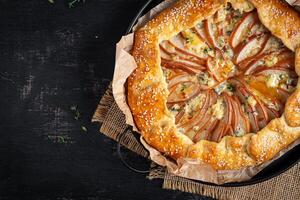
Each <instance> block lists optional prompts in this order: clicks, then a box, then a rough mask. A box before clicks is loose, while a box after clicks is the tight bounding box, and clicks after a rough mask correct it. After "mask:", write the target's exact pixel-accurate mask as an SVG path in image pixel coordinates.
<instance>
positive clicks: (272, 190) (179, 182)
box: [92, 85, 300, 200]
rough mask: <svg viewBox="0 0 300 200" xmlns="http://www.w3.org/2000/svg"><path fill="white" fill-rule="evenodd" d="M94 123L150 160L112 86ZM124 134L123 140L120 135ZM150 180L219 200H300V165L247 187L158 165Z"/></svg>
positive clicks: (99, 108)
mask: <svg viewBox="0 0 300 200" xmlns="http://www.w3.org/2000/svg"><path fill="white" fill-rule="evenodd" d="M92 121H94V122H99V123H100V124H101V127H100V133H102V134H105V135H106V136H108V137H110V138H111V139H113V140H115V141H118V142H120V143H121V144H122V145H123V146H125V147H126V148H128V149H130V150H131V151H133V152H135V153H137V154H139V155H141V156H144V157H148V152H147V151H146V150H145V149H144V147H143V146H142V145H141V144H140V142H139V141H138V140H137V139H136V137H135V136H134V135H133V131H132V129H131V128H130V127H129V125H127V124H126V123H125V116H124V114H123V113H122V111H121V110H120V109H119V108H118V106H117V104H116V102H115V100H114V98H113V95H112V87H111V85H110V86H109V88H108V89H107V91H106V93H105V94H104V96H103V97H102V99H101V100H100V103H99V105H98V107H97V109H96V111H95V114H94V116H93V120H92ZM121 134H122V137H120V135H121ZM149 169H150V172H149V175H148V176H147V177H148V178H149V179H163V185H162V187H163V188H164V189H172V190H181V191H184V192H190V193H195V194H200V195H204V196H209V197H213V198H216V199H239V200H244V199H245V200H246V199H247V200H248V199H264V200H269V199H270V200H276V199H280V200H281V199H291V200H296V199H300V164H299V163H298V164H296V165H295V166H294V167H292V168H291V169H289V170H288V171H286V172H285V173H283V174H281V175H279V176H277V177H275V178H273V179H270V180H268V181H265V182H263V183H259V184H255V185H251V186H245V187H217V186H208V185H205V184H201V183H199V182H195V181H192V180H189V179H185V178H182V177H178V176H174V175H172V174H170V173H168V171H167V170H165V168H163V167H160V166H157V165H155V164H154V163H152V164H151V167H150V166H149Z"/></svg>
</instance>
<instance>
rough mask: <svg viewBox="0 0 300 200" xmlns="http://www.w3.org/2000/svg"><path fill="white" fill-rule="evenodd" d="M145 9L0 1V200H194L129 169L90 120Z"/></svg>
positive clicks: (106, 1) (120, 1)
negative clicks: (126, 36)
mask: <svg viewBox="0 0 300 200" xmlns="http://www.w3.org/2000/svg"><path fill="white" fill-rule="evenodd" d="M144 3H145V1H143V0H126V1H125V0H113V1H112V0H86V1H85V3H77V4H75V5H74V7H73V8H69V6H68V3H67V0H54V3H53V4H51V3H50V2H49V0H26V1H24V0H0V27H1V28H0V94H1V98H0V112H1V114H0V199H17V198H21V197H22V199H45V198H47V199H53V198H58V199H70V198H72V199H79V198H83V199H86V198H88V197H89V199H144V200H146V199H202V197H199V196H196V195H191V194H185V193H182V192H179V191H167V190H162V189H161V184H162V183H161V181H157V180H156V181H155V180H154V181H150V180H147V179H146V178H145V175H143V174H136V173H134V172H132V171H129V170H128V169H127V168H125V167H124V166H123V165H122V163H121V161H120V160H119V158H118V156H117V154H116V144H115V142H113V141H111V140H110V139H108V138H106V137H104V136H103V135H101V134H99V133H98V129H99V126H98V125H97V124H92V123H90V120H91V116H92V114H93V111H94V109H95V107H96V105H97V103H98V101H99V98H100V97H101V95H102V94H103V93H104V91H105V89H106V87H107V86H108V84H109V82H110V80H111V78H112V74H113V66H114V53H115V44H116V42H117V41H118V40H119V39H120V36H121V35H122V34H123V33H124V32H125V30H126V28H127V26H128V24H129V23H130V21H131V19H132V18H133V17H134V16H135V14H136V13H137V11H138V10H139V8H140V7H141V6H142V5H143V4H144ZM76 106H77V108H76V109H75V107H76ZM128 154H129V153H128ZM138 162H140V164H143V163H145V162H146V161H145V160H139V161H138ZM1 197H2V198H1ZM97 197H98V198H97Z"/></svg>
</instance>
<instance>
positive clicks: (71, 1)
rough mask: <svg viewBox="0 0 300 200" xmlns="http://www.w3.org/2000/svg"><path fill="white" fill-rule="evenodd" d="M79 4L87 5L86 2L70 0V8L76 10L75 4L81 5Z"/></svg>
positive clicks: (83, 0)
mask: <svg viewBox="0 0 300 200" xmlns="http://www.w3.org/2000/svg"><path fill="white" fill-rule="evenodd" d="M79 2H83V3H85V0H70V1H69V8H74V7H75V4H76V3H79Z"/></svg>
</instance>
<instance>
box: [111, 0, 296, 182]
mask: <svg viewBox="0 0 300 200" xmlns="http://www.w3.org/2000/svg"><path fill="white" fill-rule="evenodd" d="M175 1H176V0H167V1H164V2H162V3H161V4H159V5H158V6H156V7H155V8H153V9H151V10H150V11H149V12H148V13H147V14H145V15H144V16H143V17H141V18H140V19H139V20H138V23H137V24H136V25H135V27H134V28H133V30H136V29H138V28H139V27H141V26H143V25H144V24H145V23H146V22H148V21H149V20H150V19H152V18H153V17H154V16H155V15H156V14H158V13H160V12H161V11H162V10H164V9H165V8H167V7H169V6H170V5H171V4H173V3H174V2H175ZM292 1H293V0H289V1H288V2H289V3H293V2H292ZM296 3H298V4H299V2H297V1H296ZM133 37H134V36H133V34H132V33H131V34H128V35H125V36H123V37H122V38H121V40H120V42H119V43H118V44H117V47H116V62H115V72H114V77H113V84H112V87H113V96H114V98H115V101H116V103H117V104H118V106H119V108H120V109H121V110H122V112H123V113H124V114H125V117H126V123H127V124H129V125H131V126H132V127H133V130H134V131H137V132H138V129H137V128H136V126H135V124H134V120H133V116H132V114H131V111H130V108H129V106H128V105H127V102H126V93H125V91H126V90H125V87H126V85H125V83H126V80H127V78H128V77H129V76H130V74H131V73H132V72H133V71H134V69H136V67H137V65H136V63H135V61H134V58H133V57H132V56H131V54H130V53H131V49H132V46H133V39H134V38H133ZM140 139H141V143H142V144H143V145H144V147H145V148H146V149H147V150H148V151H149V153H150V158H151V160H153V161H154V162H155V163H157V164H159V165H161V166H166V167H167V169H168V171H169V172H171V173H173V174H175V175H177V176H181V177H185V178H190V179H194V180H201V181H205V182H210V183H215V184H224V183H228V182H241V181H245V180H249V179H251V178H252V177H253V176H254V175H256V174H257V173H258V172H260V171H261V170H263V169H264V168H265V167H267V166H268V165H269V164H270V163H272V162H273V161H274V160H276V159H278V158H279V157H281V156H282V155H283V154H284V153H286V152H287V151H289V150H290V149H292V148H293V147H295V146H296V145H298V144H300V139H298V140H296V141H295V142H294V143H292V144H291V145H290V146H289V147H288V148H285V149H284V150H282V151H280V152H279V153H278V154H277V155H276V156H275V157H274V158H273V159H272V160H270V161H268V162H265V163H263V164H260V165H258V166H255V167H247V168H243V169H240V170H215V169H213V168H212V167H211V166H210V165H209V164H206V163H204V162H201V161H196V160H192V159H187V158H181V159H178V160H177V163H175V162H174V161H173V160H170V159H168V158H167V157H165V156H163V155H162V154H161V153H160V152H159V151H157V150H156V149H154V148H153V147H151V146H150V145H148V144H147V143H146V142H145V140H144V139H143V137H142V136H141V138H140Z"/></svg>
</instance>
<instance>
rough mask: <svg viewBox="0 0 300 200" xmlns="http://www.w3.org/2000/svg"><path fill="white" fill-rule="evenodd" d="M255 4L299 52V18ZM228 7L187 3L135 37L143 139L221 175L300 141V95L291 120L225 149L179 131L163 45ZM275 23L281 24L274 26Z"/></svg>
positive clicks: (276, 6) (134, 83) (133, 92)
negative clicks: (171, 107)
mask: <svg viewBox="0 0 300 200" xmlns="http://www.w3.org/2000/svg"><path fill="white" fill-rule="evenodd" d="M236 2H238V3H243V2H245V3H247V2H246V1H241V0H235V1H234V2H233V3H236ZM268 2H270V3H268ZM251 3H253V5H254V6H255V7H256V8H257V9H258V14H259V17H260V20H261V21H262V23H263V24H264V25H265V26H266V27H267V28H268V29H269V30H270V31H271V32H272V33H273V34H274V35H275V36H277V37H279V38H280V39H281V40H282V41H283V42H284V44H285V45H286V46H287V47H289V48H290V49H291V50H295V49H296V47H297V46H298V45H299V43H300V37H299V36H300V35H299V31H300V18H299V16H298V14H297V13H296V12H294V11H293V10H292V9H291V8H290V7H288V6H287V5H286V4H284V3H281V1H279V0H271V1H261V0H251ZM225 4H226V1H222V0H181V1H178V2H177V3H176V4H175V5H174V6H172V7H171V8H168V9H166V10H165V11H163V12H162V13H161V14H159V15H158V16H156V17H155V18H154V19H153V20H151V21H150V22H148V23H147V24H146V25H145V26H144V27H143V28H142V29H140V30H138V31H137V32H136V33H135V42H134V49H133V56H134V58H135V61H136V63H137V66H138V68H137V69H136V70H135V71H134V73H133V74H132V75H131V76H130V77H129V78H128V103H129V106H130V108H131V111H132V114H133V116H134V120H135V123H136V125H137V127H138V129H139V130H140V132H141V134H142V135H143V137H144V138H145V140H146V141H147V143H149V144H150V145H151V146H153V147H155V148H156V149H158V150H159V151H161V152H163V153H165V154H166V155H168V156H170V157H172V158H174V159H178V158H180V157H188V158H193V159H198V160H201V161H204V162H206V163H209V164H211V165H212V167H213V168H215V169H240V168H243V167H247V166H254V165H256V164H259V163H262V162H265V161H267V160H269V159H271V158H272V157H274V155H276V154H277V153H278V152H279V151H280V150H282V149H284V148H286V147H287V146H288V145H289V144H291V143H292V142H293V141H295V140H296V139H298V138H299V137H300V128H299V127H290V126H299V124H300V114H299V113H300V111H299V112H298V107H299V106H300V104H298V100H299V99H300V97H298V96H300V92H296V93H295V94H294V95H292V96H291V97H290V98H289V100H288V102H290V103H288V104H290V106H287V107H286V110H285V112H286V114H285V117H281V118H278V119H274V120H273V121H271V122H270V123H269V124H268V125H267V126H266V127H265V128H264V129H262V130H261V131H259V132H258V133H257V134H251V133H249V134H246V135H245V136H243V137H232V136H226V137H224V138H223V139H222V140H221V141H220V142H219V143H215V142H210V141H206V140H202V141H199V142H198V143H196V144H194V143H193V142H192V141H191V140H190V139H189V138H188V137H187V136H185V135H184V134H182V133H180V132H179V131H178V130H177V128H176V125H175V119H174V116H173V115H171V113H170V112H169V110H168V109H167V106H166V102H167V97H168V94H169V92H168V90H167V83H166V80H165V78H164V76H163V72H162V69H161V67H160V55H159V43H160V42H161V41H162V40H164V39H168V38H170V37H172V36H174V35H176V34H177V33H179V32H180V31H181V30H184V29H187V28H190V27H193V26H194V25H195V24H197V23H198V22H199V21H202V20H203V19H205V18H207V17H208V16H210V15H212V14H213V13H214V12H216V11H217V10H218V9H219V8H221V7H222V6H223V5H225ZM278 13H282V15H280V16H279V15H278ZM270 16H272V17H270ZM271 18H273V19H274V18H276V19H277V20H269V19H271ZM274 21H276V23H275V22H274ZM292 21H293V23H292ZM298 54H299V53H298ZM296 57H299V56H296ZM296 65H297V64H296ZM298 66H299V65H298ZM296 68H297V66H296ZM298 93H299V95H298ZM296 108H297V109H296ZM295 109H296V113H295ZM291 113H292V114H291ZM286 120H287V121H288V123H287V122H286ZM289 125H290V126H289Z"/></svg>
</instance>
